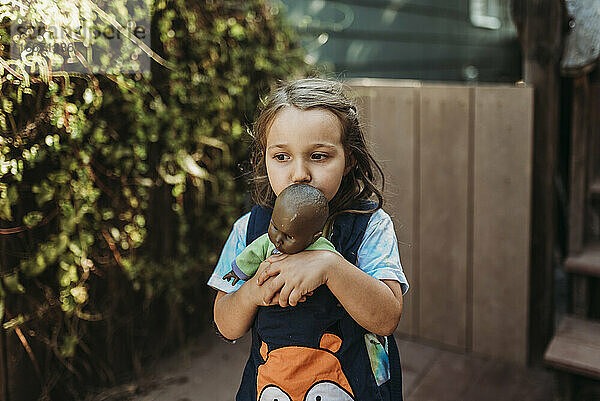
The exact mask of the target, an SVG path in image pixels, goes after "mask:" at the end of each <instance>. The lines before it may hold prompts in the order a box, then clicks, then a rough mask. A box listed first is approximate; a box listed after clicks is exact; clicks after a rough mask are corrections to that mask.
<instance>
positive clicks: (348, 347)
mask: <svg viewBox="0 0 600 401" xmlns="http://www.w3.org/2000/svg"><path fill="white" fill-rule="evenodd" d="M359 208H360V209H361V210H369V209H372V208H373V204H372V203H363V204H362V206H359ZM271 213H272V209H269V208H263V207H259V206H255V207H254V208H253V209H252V213H251V215H250V219H249V222H248V230H247V236H246V243H247V244H250V243H251V242H252V241H253V240H254V239H256V238H258V237H259V236H260V235H262V234H264V233H266V232H267V229H268V226H269V222H270V220H271ZM370 217H371V214H358V213H344V214H342V215H340V216H338V217H337V218H336V220H335V223H334V225H333V229H332V233H333V234H332V236H331V242H332V243H333V244H334V246H335V248H336V249H337V250H338V251H339V252H340V253H341V254H342V255H343V256H344V257H345V258H346V259H347V260H348V261H349V262H350V263H352V264H354V265H356V260H357V251H358V248H359V246H360V244H361V242H362V239H363V236H364V233H365V230H366V228H367V224H368V222H369V218H370ZM325 333H331V334H334V335H335V336H337V337H335V336H332V337H333V338H337V339H341V346H340V347H339V349H338V350H337V351H336V352H335V357H337V359H338V360H339V364H340V365H341V370H342V371H343V374H342V375H345V377H346V378H347V383H349V385H350V387H351V389H352V391H351V393H350V394H351V395H350V394H346V395H345V396H342V397H341V398H339V399H340V400H346V399H349V400H356V401H401V400H402V374H401V368H400V357H399V354H398V348H397V346H396V342H395V341H394V336H389V337H388V350H389V361H390V380H388V381H387V382H385V383H383V384H382V385H381V386H377V383H376V382H375V378H374V375H373V372H372V370H371V365H370V362H369V356H368V353H367V349H366V346H365V338H364V335H365V334H366V330H365V329H364V328H362V327H361V326H359V325H358V324H357V323H356V322H355V321H354V320H353V319H352V318H351V317H350V315H349V314H348V313H347V312H346V310H345V309H344V308H343V307H342V306H341V305H340V304H339V302H338V300H337V299H336V298H335V296H334V295H333V294H332V293H331V291H330V290H329V288H327V286H326V285H322V286H320V287H318V288H317V289H316V290H315V291H314V292H313V295H312V296H309V297H308V298H307V300H306V301H305V302H302V303H299V304H298V305H297V306H294V307H287V308H282V307H280V306H277V305H276V306H268V307H259V310H258V312H257V315H256V320H255V322H254V325H253V326H252V346H251V350H250V357H249V359H248V362H247V363H246V367H245V369H244V373H243V376H242V382H241V385H240V389H239V391H238V393H237V396H236V400H237V401H257V398H258V397H261V400H260V401H263V400H268V401H274V400H278V401H283V399H285V398H286V396H287V395H286V396H284V397H275V396H268V394H266V392H264V394H263V393H261V394H262V396H261V395H260V394H258V389H257V377H258V374H259V367H261V365H263V367H264V366H265V365H266V361H265V359H264V357H263V355H265V354H264V353H263V355H261V346H263V349H264V350H267V349H268V351H269V352H273V351H274V350H277V349H279V348H283V347H290V346H291V347H290V348H295V349H307V350H309V351H310V349H318V348H319V347H320V341H321V339H322V337H323V336H324V334H325ZM265 345H266V347H265ZM279 351H282V350H279ZM284 351H285V350H284ZM272 359H274V358H272ZM286 363H287V361H286ZM335 363H337V362H335ZM317 379H318V378H317ZM323 381H324V382H328V381H329V380H323ZM259 383H260V379H259ZM313 387H314V386H313ZM271 390H276V391H280V390H279V389H271ZM306 390H309V389H306ZM269 394H271V393H269ZM277 394H279V393H277ZM286 394H287V393H286ZM287 397H288V398H289V397H290V396H287ZM305 397H306V398H313V397H314V396H313V397H307V396H305ZM314 399H316V400H322V401H327V398H326V397H321V396H316V397H315V398H314ZM291 401H305V399H302V400H296V399H293V400H291ZM306 401H309V400H308V399H307V400H306ZM310 401H314V400H310ZM335 401H338V399H337V398H336V400H335Z"/></svg>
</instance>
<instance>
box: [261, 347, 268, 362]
mask: <svg viewBox="0 0 600 401" xmlns="http://www.w3.org/2000/svg"><path fill="white" fill-rule="evenodd" d="M268 353H269V347H267V344H265V343H262V344H261V346H260V356H262V358H263V361H265V362H266V361H267V354H268Z"/></svg>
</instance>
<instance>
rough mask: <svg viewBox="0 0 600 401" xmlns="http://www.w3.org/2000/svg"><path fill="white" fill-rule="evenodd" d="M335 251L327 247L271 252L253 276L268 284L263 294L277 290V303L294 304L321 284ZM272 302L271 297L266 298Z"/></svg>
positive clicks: (259, 283)
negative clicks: (288, 252) (327, 249)
mask: <svg viewBox="0 0 600 401" xmlns="http://www.w3.org/2000/svg"><path fill="white" fill-rule="evenodd" d="M340 257H341V256H339V255H338V254H336V253H334V252H330V251H302V252H299V253H296V254H294V255H286V254H280V255H273V256H270V257H269V258H268V259H267V260H266V261H265V262H268V263H269V264H268V265H265V266H264V269H262V270H261V271H260V273H259V272H257V274H256V275H255V277H257V284H258V285H259V286H261V287H268V288H269V290H267V291H265V294H269V293H272V294H273V295H275V294H276V293H277V292H279V305H280V306H282V307H286V306H288V305H290V306H296V305H297V304H298V302H302V300H303V299H306V297H307V296H310V295H311V294H312V292H313V291H314V290H315V289H316V288H317V287H319V286H320V285H322V284H326V283H327V278H328V273H329V268H330V267H331V266H333V265H334V264H335V263H336V261H337V260H338V259H337V258H340ZM265 301H266V302H268V303H269V304H274V299H273V298H272V299H265Z"/></svg>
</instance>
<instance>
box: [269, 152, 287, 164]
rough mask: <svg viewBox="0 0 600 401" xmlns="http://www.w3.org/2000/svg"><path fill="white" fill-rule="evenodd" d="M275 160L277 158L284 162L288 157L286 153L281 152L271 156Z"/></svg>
mask: <svg viewBox="0 0 600 401" xmlns="http://www.w3.org/2000/svg"><path fill="white" fill-rule="evenodd" d="M273 158H274V159H275V160H279V161H280V162H284V161H286V160H288V159H289V158H290V157H289V156H288V155H284V154H283V153H279V154H276V155H275V156H273Z"/></svg>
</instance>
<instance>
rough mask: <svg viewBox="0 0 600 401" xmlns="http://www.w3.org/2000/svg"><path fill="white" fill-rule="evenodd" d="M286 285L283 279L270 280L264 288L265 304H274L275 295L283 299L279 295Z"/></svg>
mask: <svg viewBox="0 0 600 401" xmlns="http://www.w3.org/2000/svg"><path fill="white" fill-rule="evenodd" d="M284 284H285V283H284V282H282V280H281V279H279V277H275V278H274V279H272V280H270V281H269V282H268V283H267V284H266V285H265V286H264V287H262V288H263V291H264V292H263V303H264V304H265V305H271V304H273V303H274V298H275V295H277V296H278V297H279V298H281V296H280V295H279V292H280V290H281V287H283V285H284Z"/></svg>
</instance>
